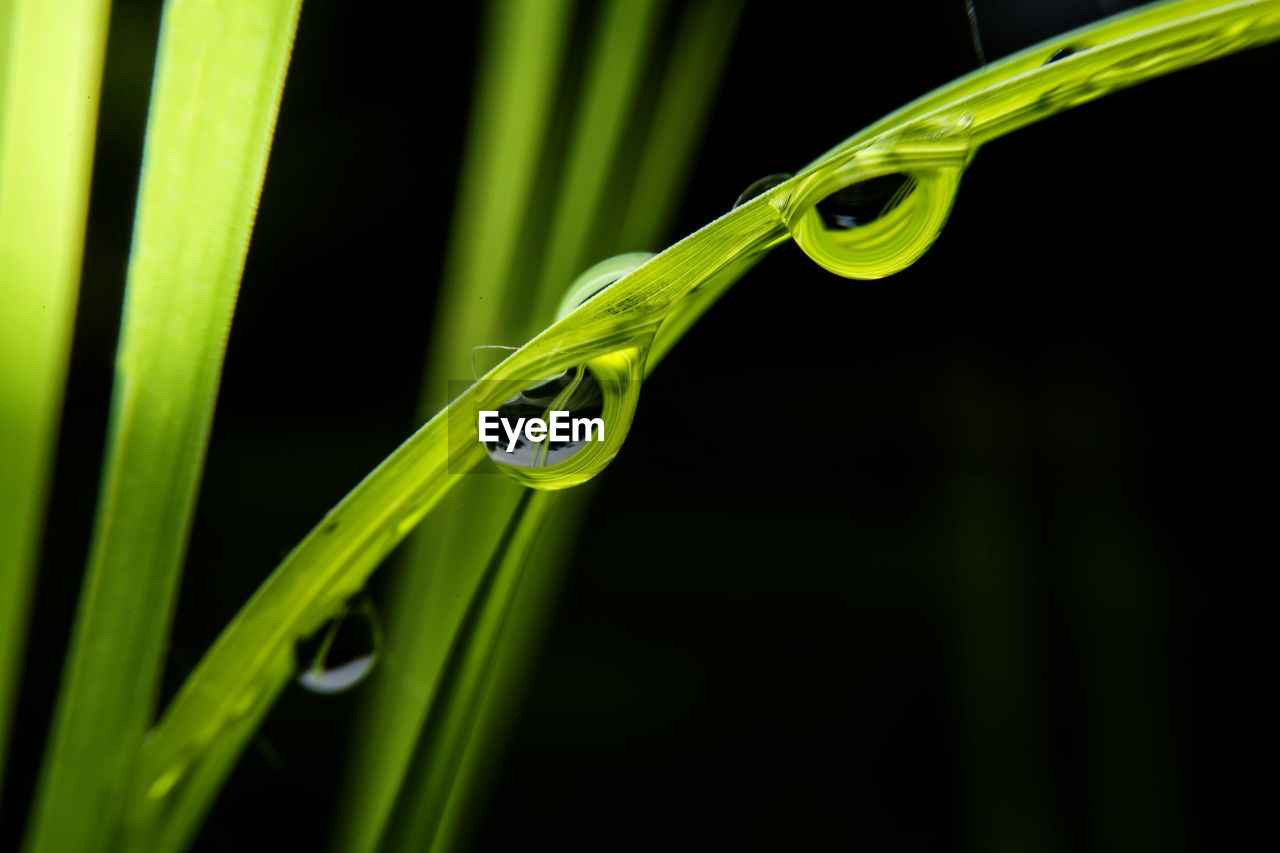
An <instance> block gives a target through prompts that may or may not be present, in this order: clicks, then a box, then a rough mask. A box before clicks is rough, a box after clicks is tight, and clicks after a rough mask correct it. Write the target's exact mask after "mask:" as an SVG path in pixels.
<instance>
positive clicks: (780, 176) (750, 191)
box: [733, 172, 791, 207]
mask: <svg viewBox="0 0 1280 853" xmlns="http://www.w3.org/2000/svg"><path fill="white" fill-rule="evenodd" d="M789 180H791V173H790V172H777V173H775V174H772V175H765V176H764V177H763V178H760V179H759V180H757V181H754V182H753V183H752V184H751V186H749V187H747V188H746V189H745V190H743V191H742V195H740V196H738V200H737V201H735V202H734V203H733V206H734V207H741V206H742V205H744V204H746V203H747V202H749V201H751V199H753V198H755V197H756V196H758V195H760V194H761V193H766V192H768V191H769V190H771V189H773V188H774V187H776V186H777V185H778V184H781V183H786V182H787V181H789Z"/></svg>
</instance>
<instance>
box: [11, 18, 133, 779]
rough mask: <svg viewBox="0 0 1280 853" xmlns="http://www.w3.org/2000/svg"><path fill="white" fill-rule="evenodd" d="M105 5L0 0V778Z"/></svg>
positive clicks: (43, 489)
mask: <svg viewBox="0 0 1280 853" xmlns="http://www.w3.org/2000/svg"><path fill="white" fill-rule="evenodd" d="M109 6H110V4H109V3H108V2H107V0H65V2H61V3H52V2H49V0H0V782H2V781H3V776H2V774H3V768H4V764H5V745H6V743H7V742H8V739H7V733H8V729H9V721H10V717H11V715H12V712H13V700H14V695H15V692H16V690H17V684H18V677H19V675H20V674H21V671H22V649H23V645H24V643H23V640H24V636H25V633H26V626H27V609H28V606H29V599H30V595H31V582H32V578H33V576H34V574H35V565H36V562H37V557H38V553H39V542H40V529H41V523H42V521H43V518H44V509H45V503H46V500H47V497H48V483H49V478H50V474H51V469H52V462H53V448H54V446H55V444H56V441H57V434H58V421H59V414H60V412H61V409H62V395H63V384H64V378H65V376H66V371H67V358H68V355H69V354H70V351H71V332H72V328H73V326H74V318H75V307H76V289H77V288H76V285H77V282H78V281H79V278H80V261H81V251H82V247H83V236H84V222H85V213H86V211H87V209H88V203H89V175H90V171H91V164H92V162H93V137H94V126H95V123H96V120H97V113H98V90H99V86H100V84H101V80H102V57H103V48H104V45H105V43H106V33H107V12H108V8H109Z"/></svg>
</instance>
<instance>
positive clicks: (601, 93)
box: [529, 0, 663, 323]
mask: <svg viewBox="0 0 1280 853" xmlns="http://www.w3.org/2000/svg"><path fill="white" fill-rule="evenodd" d="M662 8H663V4H662V3H661V2H659V0H611V2H609V3H607V4H605V5H602V6H601V7H600V8H599V10H598V14H599V16H600V17H599V21H598V22H597V23H598V27H597V32H596V36H595V41H594V43H593V46H592V51H591V56H590V58H589V59H588V62H587V68H586V71H585V72H584V77H583V79H584V80H585V81H586V83H585V86H586V89H585V91H584V92H583V94H582V99H581V103H580V105H579V107H578V114H577V117H576V123H575V126H574V129H573V132H572V136H571V138H570V140H569V148H568V160H567V161H566V163H565V167H564V169H565V172H564V175H563V176H562V177H561V181H560V191H559V194H558V197H557V199H556V202H557V206H556V213H555V218H554V219H552V222H551V231H550V233H549V234H548V236H547V245H546V255H545V257H544V259H543V263H542V269H541V273H540V275H539V276H538V286H537V290H536V292H535V293H533V294H532V296H533V297H534V301H533V303H532V310H531V311H530V312H529V313H530V316H531V317H533V318H534V322H535V323H545V322H548V321H550V320H551V319H552V316H553V315H554V313H555V307H556V304H557V303H558V302H559V301H560V297H561V295H562V294H563V293H564V289H565V288H566V287H568V286H569V284H570V283H571V282H572V281H573V279H574V277H575V276H577V274H578V273H580V272H582V267H583V265H584V258H586V257H587V255H588V252H587V249H588V247H589V241H590V240H591V237H592V231H593V230H594V229H595V227H596V224H597V223H598V221H599V218H600V216H601V214H602V211H601V202H602V200H603V198H604V196H605V189H606V187H607V186H608V180H609V176H610V174H611V172H612V170H613V168H614V166H615V163H616V157H617V154H618V147H619V143H620V142H621V141H622V137H623V131H624V130H625V129H626V120H627V118H628V116H629V115H630V109H631V105H632V102H633V100H634V97H635V92H636V89H637V87H638V86H639V84H640V80H641V76H642V74H643V72H644V68H645V61H646V60H647V58H648V52H649V47H650V43H651V39H652V35H653V31H654V29H655V28H656V26H657V23H658V21H659V19H660V17H661V15H660V13H661V11H662ZM594 260H599V259H594ZM586 262H587V263H589V262H590V261H586Z"/></svg>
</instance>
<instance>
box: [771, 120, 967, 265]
mask: <svg viewBox="0 0 1280 853" xmlns="http://www.w3.org/2000/svg"><path fill="white" fill-rule="evenodd" d="M916 139H918V140H919V141H921V142H923V143H926V144H928V145H930V146H933V145H938V146H939V150H938V152H937V154H932V152H931V153H930V154H931V156H928V157H927V158H926V156H925V155H923V154H915V153H914V152H913V156H916V157H919V159H920V160H924V161H925V162H926V163H927V164H928V165H926V166H924V167H922V168H916V169H899V170H897V171H888V170H886V169H884V168H883V167H884V166H888V165H890V164H893V165H898V164H899V163H900V162H901V160H902V159H903V158H902V157H901V156H897V155H895V154H893V153H892V152H890V153H889V154H888V155H885V154H880V153H876V154H875V156H874V157H871V156H869V157H868V161H869V162H868V163H867V164H865V165H866V168H865V169H864V170H862V171H864V172H870V174H868V175H867V176H866V177H862V178H861V179H859V180H854V181H850V182H848V183H845V184H844V185H843V186H842V185H841V184H840V182H839V181H840V175H839V173H835V174H822V173H818V174H815V175H814V177H813V178H811V179H810V180H809V181H807V182H806V183H805V184H804V185H802V186H801V187H798V188H797V190H796V192H795V193H793V194H792V197H791V198H790V199H789V200H788V202H787V208H786V209H785V210H784V211H783V218H784V220H785V221H786V224H787V229H788V230H789V231H790V232H791V237H792V239H794V240H795V241H796V244H797V245H799V246H800V248H801V249H803V250H804V253H805V254H806V255H808V256H809V257H810V258H811V259H812V260H813V261H814V262H815V263H817V264H818V265H819V266H821V267H823V268H824V269H827V270H829V271H831V272H833V273H835V274H837V275H841V276H844V277H846V278H862V279H873V278H883V277H884V276H887V275H892V274H893V273H895V272H898V271H900V270H903V269H905V268H907V267H909V266H910V265H911V264H913V263H915V261H916V260H917V259H918V258H919V257H920V256H921V255H923V254H924V253H925V252H926V251H927V250H928V248H929V247H930V246H931V245H933V241H934V240H936V239H937V237H938V233H939V232H940V231H941V230H942V226H943V224H945V223H946V221H947V216H948V215H949V214H950V212H951V205H952V202H953V201H954V200H955V194H956V190H957V189H958V188H959V186H960V175H961V173H962V172H963V170H964V166H965V165H966V164H967V157H968V154H969V151H968V148H967V147H966V146H965V145H964V144H963V143H964V140H963V139H958V140H957V139H945V140H941V142H940V141H939V140H938V139H937V138H935V137H934V136H930V135H927V134H921V135H919V136H918V137H916ZM930 160H931V161H932V162H929V161H930ZM855 163H856V161H855ZM877 166H879V167H880V169H878V170H876V171H879V174H877V173H876V171H873V170H875V169H876V167H877ZM850 171H851V170H850Z"/></svg>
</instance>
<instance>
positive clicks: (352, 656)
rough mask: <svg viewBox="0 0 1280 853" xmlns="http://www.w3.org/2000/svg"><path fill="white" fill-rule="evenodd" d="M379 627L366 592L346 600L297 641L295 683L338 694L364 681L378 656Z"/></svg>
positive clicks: (315, 690)
mask: <svg viewBox="0 0 1280 853" xmlns="http://www.w3.org/2000/svg"><path fill="white" fill-rule="evenodd" d="M380 642H381V628H380V626H379V624H378V614H377V612H376V611H375V610H374V609H373V602H372V601H371V600H370V599H369V597H368V596H367V595H362V596H360V597H359V598H358V599H357V600H355V601H352V602H349V603H348V604H347V606H346V607H345V608H344V609H343V611H342V612H341V613H339V614H338V615H337V616H335V617H334V618H333V619H330V620H329V621H328V622H326V623H325V624H324V625H322V626H321V627H320V629H319V630H318V631H316V632H315V633H314V634H312V635H311V636H310V637H308V638H306V639H305V640H301V641H299V643H298V645H297V647H296V649H295V656H296V658H297V661H298V669H299V672H298V684H300V685H302V686H303V687H305V688H306V689H307V690H310V691H311V692H312V693H341V692H342V691H344V690H349V689H351V688H352V687H354V686H355V685H357V684H359V683H360V682H361V681H363V680H364V678H365V676H367V675H368V674H369V672H370V670H372V669H373V665H374V663H376V662H377V659H378V647H379V645H380Z"/></svg>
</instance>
